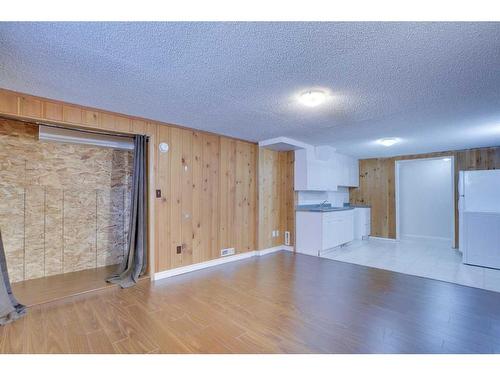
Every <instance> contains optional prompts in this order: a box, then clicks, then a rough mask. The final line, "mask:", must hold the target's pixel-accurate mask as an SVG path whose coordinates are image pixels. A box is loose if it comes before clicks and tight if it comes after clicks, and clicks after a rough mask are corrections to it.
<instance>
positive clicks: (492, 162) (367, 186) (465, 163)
mask: <svg viewBox="0 0 500 375" xmlns="http://www.w3.org/2000/svg"><path fill="white" fill-rule="evenodd" d="M442 156H454V157H455V198H456V199H455V239H456V243H457V244H458V171H460V170H477V169H499V168H500V147H489V148H478V149H471V150H459V151H443V152H435V153H429V154H418V155H404V156H396V157H391V158H378V159H364V160H360V161H359V187H358V188H350V202H351V203H353V204H369V205H371V206H372V210H371V235H372V236H376V237H386V238H396V201H395V186H396V185H395V165H396V164H395V163H396V161H397V160H408V159H421V158H433V157H442Z"/></svg>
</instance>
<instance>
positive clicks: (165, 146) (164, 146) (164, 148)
mask: <svg viewBox="0 0 500 375" xmlns="http://www.w3.org/2000/svg"><path fill="white" fill-rule="evenodd" d="M159 148H160V152H167V151H168V144H167V143H165V142H162V143H160V145H159Z"/></svg>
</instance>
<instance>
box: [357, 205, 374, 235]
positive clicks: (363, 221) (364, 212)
mask: <svg viewBox="0 0 500 375" xmlns="http://www.w3.org/2000/svg"><path fill="white" fill-rule="evenodd" d="M370 230H371V210H370V207H356V208H355V209H354V239H356V240H362V239H365V238H367V237H368V236H369V235H370Z"/></svg>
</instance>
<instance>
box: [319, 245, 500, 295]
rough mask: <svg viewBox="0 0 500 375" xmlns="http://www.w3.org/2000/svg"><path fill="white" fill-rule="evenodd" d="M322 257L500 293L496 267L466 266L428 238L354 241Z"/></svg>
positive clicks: (454, 252) (455, 254) (456, 253)
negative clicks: (424, 239) (427, 239)
mask: <svg viewBox="0 0 500 375" xmlns="http://www.w3.org/2000/svg"><path fill="white" fill-rule="evenodd" d="M321 256H322V257H324V258H328V259H333V260H338V261H342V262H347V263H354V264H360V265H363V266H368V267H375V268H381V269H386V270H390V271H395V272H401V273H406V274H409V275H416V276H422V277H428V278H431V279H436V280H442V281H448V282H452V283H456V284H461V285H466V286H472V287H475V288H481V289H487V290H493V291H496V292H500V270H494V269H489V268H482V267H475V266H468V265H465V264H463V263H462V255H461V254H460V252H458V251H456V250H454V249H451V248H450V247H448V246H446V245H444V244H442V243H439V242H429V241H409V240H404V241H399V242H395V241H394V242H393V241H383V240H377V239H369V240H365V241H354V242H352V243H351V244H349V245H348V246H345V247H341V248H337V249H334V250H331V251H329V252H326V253H325V254H322V255H321Z"/></svg>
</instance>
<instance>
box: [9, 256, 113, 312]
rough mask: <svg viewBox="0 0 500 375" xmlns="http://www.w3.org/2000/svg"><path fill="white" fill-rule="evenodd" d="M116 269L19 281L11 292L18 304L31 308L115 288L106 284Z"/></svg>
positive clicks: (84, 271)
mask: <svg viewBox="0 0 500 375" xmlns="http://www.w3.org/2000/svg"><path fill="white" fill-rule="evenodd" d="M116 267H117V266H106V267H99V268H95V269H90V270H83V271H77V272H69V273H63V274H61V275H54V276H47V277H40V278H38V279H31V280H26V281H20V282H17V283H13V284H12V290H13V292H14V295H15V296H16V298H17V299H18V301H19V302H20V303H22V304H23V305H26V306H29V307H31V306H34V305H39V304H42V303H48V302H52V301H56V300H58V299H61V298H65V297H68V296H74V295H77V294H81V293H87V292H90V291H96V290H101V289H105V288H113V287H114V288H117V287H118V286H117V285H115V284H109V283H107V282H106V278H107V277H108V276H110V275H112V274H113V273H114V272H115V271H116Z"/></svg>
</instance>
